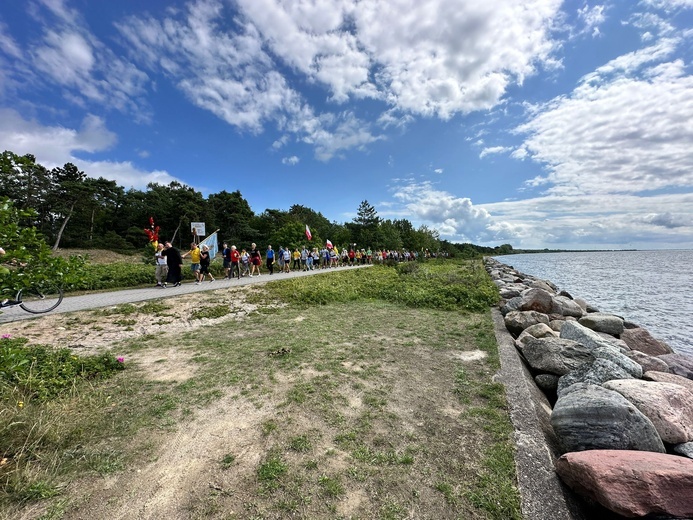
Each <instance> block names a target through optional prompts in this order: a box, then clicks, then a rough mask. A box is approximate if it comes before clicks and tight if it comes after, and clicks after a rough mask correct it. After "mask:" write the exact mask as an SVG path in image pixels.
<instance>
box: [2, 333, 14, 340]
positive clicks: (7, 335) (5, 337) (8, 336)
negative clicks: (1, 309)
mask: <svg viewBox="0 0 693 520" xmlns="http://www.w3.org/2000/svg"><path fill="white" fill-rule="evenodd" d="M11 337H12V334H3V335H2V339H10V338H11Z"/></svg>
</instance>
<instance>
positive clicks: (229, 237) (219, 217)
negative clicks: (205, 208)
mask: <svg viewBox="0 0 693 520" xmlns="http://www.w3.org/2000/svg"><path fill="white" fill-rule="evenodd" d="M207 202H208V204H209V207H210V211H211V213H212V218H213V219H214V223H215V227H216V228H219V237H220V238H221V239H222V240H223V241H224V242H228V244H229V245H231V244H242V243H249V242H251V241H252V240H253V238H254V237H255V236H256V235H257V234H258V230H257V229H254V228H253V227H252V225H251V222H252V219H253V217H254V214H253V210H252V209H250V204H248V201H247V200H245V199H244V198H243V195H241V192H240V191H238V190H236V191H234V192H233V193H228V192H227V191H221V192H220V193H216V194H212V195H210V196H209V198H208V199H207Z"/></svg>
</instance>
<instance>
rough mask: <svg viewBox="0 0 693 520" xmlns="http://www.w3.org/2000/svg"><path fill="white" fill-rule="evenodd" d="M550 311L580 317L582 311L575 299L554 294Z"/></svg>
mask: <svg viewBox="0 0 693 520" xmlns="http://www.w3.org/2000/svg"><path fill="white" fill-rule="evenodd" d="M551 313H553V314H560V315H561V316H573V317H575V318H581V317H582V315H583V314H584V311H583V309H582V307H580V305H578V304H577V303H576V302H575V300H571V299H570V298H566V297H565V296H554V297H553V300H552V306H551Z"/></svg>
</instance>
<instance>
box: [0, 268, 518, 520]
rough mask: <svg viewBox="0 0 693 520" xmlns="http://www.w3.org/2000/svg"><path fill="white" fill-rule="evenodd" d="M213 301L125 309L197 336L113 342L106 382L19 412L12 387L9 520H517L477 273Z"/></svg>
mask: <svg viewBox="0 0 693 520" xmlns="http://www.w3.org/2000/svg"><path fill="white" fill-rule="evenodd" d="M208 294H209V296H208V297H206V298H205V299H204V302H203V303H201V304H199V305H198V306H197V308H196V309H195V310H194V311H186V313H187V315H185V316H181V315H176V316H173V317H172V315H173V310H172V309H175V308H176V307H179V306H180V304H181V302H180V301H178V300H162V301H161V304H160V305H159V306H158V307H157V308H156V311H154V310H153V309H154V308H153V307H152V306H151V305H149V306H135V308H134V310H133V307H132V306H130V307H128V308H127V309H124V314H123V316H126V317H127V318H128V320H130V319H132V316H133V314H136V313H137V312H139V311H138V309H142V311H141V312H143V313H148V314H152V313H153V312H154V313H155V314H157V315H158V316H159V317H158V318H157V319H164V318H165V319H173V320H177V321H181V322H185V323H189V324H190V327H189V330H187V331H186V330H183V331H181V330H180V329H179V330H176V331H175V332H172V333H167V332H161V333H156V334H146V333H144V334H142V335H140V336H138V337H136V338H132V337H129V339H124V340H122V341H121V342H118V343H116V344H113V345H111V346H110V349H109V350H110V351H112V352H115V351H117V352H118V353H119V355H123V356H124V357H125V360H126V363H125V366H126V369H125V370H120V371H118V372H117V373H115V374H114V375H111V376H110V377H108V378H104V379H99V380H97V381H89V382H84V383H80V384H77V383H76V384H75V385H74V387H73V388H71V389H69V390H68V391H66V392H64V393H62V394H60V395H59V396H58V397H56V398H54V399H51V400H39V399H34V398H32V397H31V395H23V396H21V397H22V399H23V405H22V407H21V408H19V407H18V406H17V404H16V403H17V400H18V398H19V396H18V395H17V390H16V389H14V390H12V389H10V388H8V387H7V386H5V387H4V390H3V391H4V397H6V399H4V400H3V405H2V406H3V408H2V410H1V411H0V413H2V417H3V419H5V420H6V421H5V423H4V424H6V425H8V426H4V427H3V426H0V441H1V442H2V443H3V444H2V445H3V446H9V448H6V451H5V455H4V457H3V460H4V461H5V462H4V464H3V465H2V466H0V475H1V476H2V479H3V480H2V484H3V488H2V496H1V498H0V505H1V507H2V511H3V514H4V517H5V518H44V519H49V518H51V519H58V518H63V519H71V518H90V519H91V518H93V519H109V518H174V519H175V518H180V519H183V518H186V519H187V518H219V519H227V518H228V519H231V518H239V519H240V518H243V519H250V518H258V519H259V518H267V519H269V518H277V519H279V518H306V519H336V518H344V519H347V518H362V519H373V518H381V519H404V518H421V519H426V518H430V519H446V518H451V519H456V518H459V519H476V518H480V519H481V518H494V519H512V518H520V516H521V515H520V507H519V495H518V492H517V489H516V487H515V473H514V462H513V445H512V442H511V433H512V427H511V424H510V421H509V418H508V412H507V407H506V403H505V396H504V391H503V387H502V386H501V385H499V384H497V383H495V382H494V381H493V375H494V374H495V372H496V371H497V370H498V369H499V362H498V354H497V350H496V349H497V346H496V343H495V339H494V336H493V328H492V323H491V320H490V313H489V310H488V306H489V305H490V303H491V301H492V300H493V298H494V297H495V293H494V291H493V287H492V285H491V284H490V282H489V281H488V280H487V279H486V278H485V272H484V271H483V269H480V265H479V264H478V263H475V262H452V261H449V262H445V263H439V262H431V263H425V264H421V265H418V266H416V267H409V266H404V267H400V268H377V269H376V268H372V269H366V270H359V271H348V272H344V273H326V274H323V275H319V276H313V277H308V278H301V279H295V280H285V281H277V282H273V283H269V284H265V285H263V286H261V287H256V288H254V289H250V288H246V289H244V292H243V294H240V293H229V291H214V292H210V293H208ZM241 298H242V299H243V304H244V305H246V304H247V305H248V306H249V308H252V311H250V312H248V313H247V314H245V315H243V316H239V315H238V314H237V313H231V314H226V313H223V312H220V309H222V310H223V309H225V308H226V309H228V308H230V306H231V300H232V299H233V300H234V301H235V303H236V304H237V303H238V300H239V299H241ZM125 310H126V311H127V312H125ZM93 315H94V313H92V314H91V315H90V317H89V319H87V317H86V316H87V315H86V314H85V315H84V316H75V315H72V316H69V315H67V316H65V317H64V319H65V320H66V322H68V321H69V323H70V326H71V327H79V326H80V323H84V325H83V326H85V327H89V326H92V327H93V323H92V322H91V321H90V320H91V316H93ZM118 316H119V315H118V310H117V309H115V310H114V311H112V312H111V314H110V315H109V316H107V317H106V318H105V319H108V320H111V321H118ZM133 321H134V320H133ZM128 323H131V321H128ZM183 328H185V327H183ZM56 346H60V345H56ZM94 353H95V354H96V353H97V352H94ZM162 368H164V369H163V370H162ZM13 391H14V394H12V392H13ZM12 396H13V397H12ZM13 401H14V402H13ZM20 423H21V424H22V425H23V426H21V427H18V426H13V425H16V424H20Z"/></svg>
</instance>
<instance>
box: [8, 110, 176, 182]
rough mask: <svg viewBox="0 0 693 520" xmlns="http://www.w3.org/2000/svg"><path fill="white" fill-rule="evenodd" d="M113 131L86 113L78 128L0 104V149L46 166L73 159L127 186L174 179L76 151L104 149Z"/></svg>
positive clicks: (109, 144)
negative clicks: (31, 118)
mask: <svg viewBox="0 0 693 520" xmlns="http://www.w3.org/2000/svg"><path fill="white" fill-rule="evenodd" d="M116 140H117V138H116V135H115V134H114V133H113V132H111V131H110V130H108V129H107V128H106V125H105V124H104V121H103V120H102V119H101V118H99V117H97V116H93V115H88V116H87V117H85V119H84V121H83V122H82V126H81V128H80V129H79V130H75V129H72V128H65V127H63V126H43V125H41V124H39V123H37V122H35V121H27V120H25V119H24V118H22V117H21V116H20V115H19V114H18V113H17V112H16V111H15V110H12V109H7V108H0V149H3V150H11V151H12V152H14V153H16V154H18V155H25V154H32V155H34V156H35V157H36V161H37V162H38V163H40V164H42V165H43V166H45V167H46V168H48V169H51V168H55V167H59V166H63V165H64V164H65V163H68V162H70V163H73V164H74V165H76V166H77V167H78V168H79V169H81V170H83V171H84V172H85V173H86V174H87V175H88V176H89V177H104V178H105V179H109V180H113V181H116V183H117V184H119V185H121V186H124V187H126V188H129V187H134V188H137V189H144V188H146V186H147V184H148V183H150V182H158V183H161V184H168V183H169V182H171V181H174V180H177V179H175V178H174V177H172V176H171V175H169V174H168V173H167V172H165V171H158V170H155V171H145V170H142V169H140V168H137V167H136V166H134V165H133V164H132V163H130V162H114V161H91V160H88V159H82V158H79V157H76V156H75V155H74V154H75V153H80V152H86V153H96V152H103V151H106V150H108V149H110V148H111V147H113V146H114V145H115V144H116Z"/></svg>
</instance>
